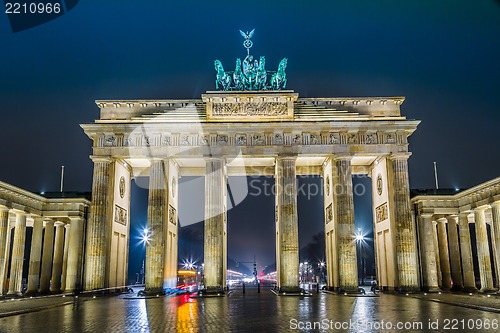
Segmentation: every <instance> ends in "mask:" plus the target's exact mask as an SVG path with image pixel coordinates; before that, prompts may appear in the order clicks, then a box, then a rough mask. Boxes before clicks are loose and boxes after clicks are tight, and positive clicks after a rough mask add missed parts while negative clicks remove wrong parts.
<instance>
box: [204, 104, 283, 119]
mask: <svg viewBox="0 0 500 333" xmlns="http://www.w3.org/2000/svg"><path fill="white" fill-rule="evenodd" d="M212 113H213V115H214V116H284V115H287V114H288V107H287V103H281V102H245V103H214V105H213V108H212Z"/></svg>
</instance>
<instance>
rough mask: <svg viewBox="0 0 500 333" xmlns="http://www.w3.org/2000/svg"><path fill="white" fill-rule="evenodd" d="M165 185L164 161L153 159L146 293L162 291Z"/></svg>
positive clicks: (150, 180)
mask: <svg viewBox="0 0 500 333" xmlns="http://www.w3.org/2000/svg"><path fill="white" fill-rule="evenodd" d="M166 187H167V184H166V172H165V163H164V162H163V161H162V160H153V161H152V162H151V168H150V172H149V198H148V230H149V234H150V236H149V241H148V242H147V243H146V277H145V282H146V287H145V291H146V293H148V294H154V293H157V294H158V293H160V294H161V293H163V268H164V262H165V257H164V256H165V232H164V227H165V223H166V222H165V207H166V205H167V203H166V200H167V199H166V195H167V189H166Z"/></svg>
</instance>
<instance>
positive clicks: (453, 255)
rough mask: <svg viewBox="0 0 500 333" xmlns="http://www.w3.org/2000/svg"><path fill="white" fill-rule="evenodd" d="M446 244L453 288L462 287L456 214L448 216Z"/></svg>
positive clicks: (459, 288) (458, 288)
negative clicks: (447, 245) (448, 251)
mask: <svg viewBox="0 0 500 333" xmlns="http://www.w3.org/2000/svg"><path fill="white" fill-rule="evenodd" d="M447 219H448V244H449V250H450V266H451V279H452V281H453V287H452V289H453V290H461V289H462V284H463V281H462V264H461V263H460V246H459V244H458V223H457V221H458V216H456V215H452V216H448V217H447Z"/></svg>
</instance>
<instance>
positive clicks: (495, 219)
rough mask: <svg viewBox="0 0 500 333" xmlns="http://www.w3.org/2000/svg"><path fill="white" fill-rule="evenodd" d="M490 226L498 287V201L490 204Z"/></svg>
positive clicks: (499, 213)
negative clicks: (493, 238) (491, 228)
mask: <svg viewBox="0 0 500 333" xmlns="http://www.w3.org/2000/svg"><path fill="white" fill-rule="evenodd" d="M491 215H492V220H493V221H492V226H493V233H494V235H495V248H494V249H493V253H494V255H495V259H496V260H495V262H496V267H495V272H496V276H497V288H498V287H500V202H495V203H493V204H492V205H491Z"/></svg>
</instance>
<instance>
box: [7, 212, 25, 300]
mask: <svg viewBox="0 0 500 333" xmlns="http://www.w3.org/2000/svg"><path fill="white" fill-rule="evenodd" d="M25 241H26V214H25V213H16V227H15V230H14V244H13V247H12V260H11V262H10V283H9V295H21V294H22V293H21V290H22V279H23V263H24V246H25Z"/></svg>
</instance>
